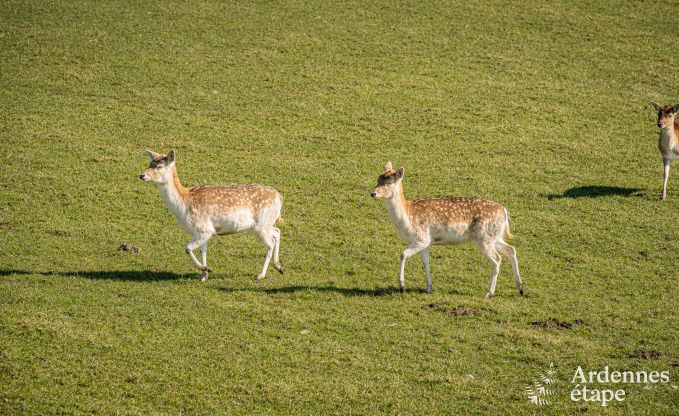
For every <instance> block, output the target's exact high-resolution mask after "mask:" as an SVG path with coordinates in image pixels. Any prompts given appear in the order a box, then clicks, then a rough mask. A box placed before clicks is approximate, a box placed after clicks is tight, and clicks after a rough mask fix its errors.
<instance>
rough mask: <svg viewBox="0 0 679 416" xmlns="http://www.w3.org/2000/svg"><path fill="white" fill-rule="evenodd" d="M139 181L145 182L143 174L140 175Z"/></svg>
mask: <svg viewBox="0 0 679 416" xmlns="http://www.w3.org/2000/svg"><path fill="white" fill-rule="evenodd" d="M139 179H141V180H142V181H143V180H144V174H143V173H142V174H141V175H139Z"/></svg>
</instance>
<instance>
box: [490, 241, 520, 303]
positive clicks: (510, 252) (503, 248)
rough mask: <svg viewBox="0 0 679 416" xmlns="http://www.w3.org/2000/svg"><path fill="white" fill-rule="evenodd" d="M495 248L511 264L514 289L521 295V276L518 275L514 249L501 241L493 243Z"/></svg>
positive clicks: (517, 262) (517, 261)
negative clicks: (514, 283)
mask: <svg viewBox="0 0 679 416" xmlns="http://www.w3.org/2000/svg"><path fill="white" fill-rule="evenodd" d="M495 248H496V249H497V251H499V252H500V253H502V254H504V255H505V256H507V258H509V261H510V262H511V263H512V272H513V273H514V282H516V287H517V289H519V293H520V294H521V295H523V294H524V291H523V284H522V283H521V275H520V274H519V260H518V259H517V258H516V249H515V248H514V247H512V246H510V245H509V244H507V243H505V242H504V241H502V240H499V241H497V242H496V243H495Z"/></svg>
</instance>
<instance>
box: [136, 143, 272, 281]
mask: <svg viewBox="0 0 679 416" xmlns="http://www.w3.org/2000/svg"><path fill="white" fill-rule="evenodd" d="M146 153H147V154H148V156H149V157H150V158H151V163H150V164H149V167H148V168H147V169H145V170H144V171H143V172H142V173H141V174H140V175H139V179H141V180H142V181H144V182H146V183H149V184H150V183H153V184H156V185H157V186H158V189H159V190H160V194H161V196H162V198H163V199H164V200H165V202H166V203H167V205H168V207H169V208H170V211H171V212H172V213H173V214H174V216H175V218H176V219H177V222H178V223H179V225H180V227H181V228H182V229H183V230H184V231H185V232H187V233H188V234H190V235H191V240H190V241H189V243H188V244H187V245H186V247H185V251H186V254H188V255H189V257H190V258H191V260H193V263H194V265H195V266H196V267H197V268H198V270H200V271H201V279H200V280H201V281H202V282H204V281H206V280H207V278H208V274H209V273H211V272H212V269H211V268H210V267H208V265H207V246H208V240H210V238H212V236H214V235H229V234H236V233H241V232H245V231H250V232H252V233H254V234H255V235H256V236H257V237H258V238H259V239H260V240H261V241H262V242H263V243H264V245H265V246H266V257H265V259H264V265H263V266H262V270H261V272H260V273H259V274H258V275H257V277H255V280H262V279H263V278H264V277H265V276H266V271H267V269H268V267H269V262H270V261H271V258H272V257H273V264H274V267H275V268H276V270H277V271H278V272H279V273H281V274H282V273H283V266H282V265H281V263H280V260H279V258H278V252H279V248H280V243H281V231H280V230H279V229H278V228H276V226H275V224H276V222H277V221H278V219H279V218H280V215H281V206H282V202H283V198H282V197H281V194H279V193H278V191H277V190H276V189H274V188H272V187H270V186H264V185H254V184H231V185H221V186H216V185H198V186H194V187H191V188H185V187H184V186H183V185H182V183H181V181H180V180H179V176H177V167H176V164H175V151H174V150H170V151H169V152H168V153H167V155H164V154H159V153H156V152H154V151H152V150H146ZM198 247H200V252H201V256H202V262H200V261H198V259H197V258H196V255H195V253H194V250H196V248H198Z"/></svg>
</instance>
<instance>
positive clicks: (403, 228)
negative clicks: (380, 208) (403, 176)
mask: <svg viewBox="0 0 679 416" xmlns="http://www.w3.org/2000/svg"><path fill="white" fill-rule="evenodd" d="M387 210H388V211H389V217H390V218H391V221H392V222H393V223H394V225H396V228H398V230H399V232H400V233H401V235H407V234H410V215H409V212H408V211H409V210H408V201H407V200H406V198H405V195H404V194H403V184H401V183H399V185H398V189H397V190H396V191H394V195H393V196H392V197H391V198H389V199H387Z"/></svg>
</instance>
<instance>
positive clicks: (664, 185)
mask: <svg viewBox="0 0 679 416" xmlns="http://www.w3.org/2000/svg"><path fill="white" fill-rule="evenodd" d="M670 163H672V161H671V160H670V159H663V179H662V192H661V193H660V200H661V201H662V200H664V199H665V198H667V179H668V178H669V177H670Z"/></svg>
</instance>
